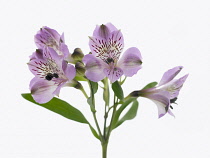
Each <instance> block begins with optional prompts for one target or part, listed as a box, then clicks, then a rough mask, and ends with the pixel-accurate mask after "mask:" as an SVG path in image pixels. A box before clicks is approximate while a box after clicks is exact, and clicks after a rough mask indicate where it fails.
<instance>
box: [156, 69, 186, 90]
mask: <svg viewBox="0 0 210 158" xmlns="http://www.w3.org/2000/svg"><path fill="white" fill-rule="evenodd" d="M182 68H183V67H182V66H177V67H175V68H173V69H170V70H168V71H166V72H165V73H164V74H163V77H162V79H161V80H160V82H159V86H161V85H164V84H166V83H168V82H170V81H171V80H173V79H174V77H175V76H176V75H177V74H178V73H179V72H180V71H181V70H182Z"/></svg>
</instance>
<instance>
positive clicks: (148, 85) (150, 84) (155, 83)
mask: <svg viewBox="0 0 210 158" xmlns="http://www.w3.org/2000/svg"><path fill="white" fill-rule="evenodd" d="M157 84H158V83H157V82H151V83H149V84H147V85H146V86H145V87H144V88H143V89H149V88H153V87H155V86H156V85H157Z"/></svg>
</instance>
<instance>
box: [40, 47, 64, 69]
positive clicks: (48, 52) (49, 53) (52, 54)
mask: <svg viewBox="0 0 210 158" xmlns="http://www.w3.org/2000/svg"><path fill="white" fill-rule="evenodd" d="M43 54H44V57H45V58H46V60H51V61H52V62H51V64H53V65H52V66H53V67H55V66H56V65H57V67H58V68H60V69H61V68H62V61H63V57H62V56H60V55H58V53H57V52H56V51H55V50H54V49H53V48H50V47H45V48H44V49H43Z"/></svg>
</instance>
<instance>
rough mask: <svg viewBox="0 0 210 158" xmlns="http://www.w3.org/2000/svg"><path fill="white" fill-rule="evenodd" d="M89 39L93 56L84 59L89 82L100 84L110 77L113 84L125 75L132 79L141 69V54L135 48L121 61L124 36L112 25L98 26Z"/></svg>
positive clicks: (128, 50)
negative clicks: (99, 82)
mask: <svg viewBox="0 0 210 158" xmlns="http://www.w3.org/2000/svg"><path fill="white" fill-rule="evenodd" d="M89 38H90V41H89V46H90V49H91V54H88V55H85V57H84V58H83V62H84V63H85V64H86V73H85V75H86V77H87V78H88V79H89V80H91V81H94V82H98V81H100V80H102V79H104V78H105V77H108V78H109V79H110V81H111V82H112V83H113V82H115V81H116V80H118V79H119V78H120V77H121V76H122V75H123V74H124V75H125V76H129V77H131V76H133V75H134V74H136V73H137V72H138V70H139V69H141V64H142V57H141V53H140V51H139V50H138V49H137V48H135V47H132V48H129V49H127V50H126V51H125V53H124V54H123V56H122V57H121V59H120V60H119V57H120V54H121V53H122V50H123V47H124V40H123V35H122V33H121V31H120V30H118V29H117V28H116V27H115V26H114V25H112V24H111V23H108V24H106V25H101V26H96V28H95V30H94V32H93V36H92V37H89Z"/></svg>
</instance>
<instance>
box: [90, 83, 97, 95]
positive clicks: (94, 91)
mask: <svg viewBox="0 0 210 158" xmlns="http://www.w3.org/2000/svg"><path fill="white" fill-rule="evenodd" d="M90 85H91V88H92V90H93V94H96V92H97V91H98V82H93V81H90Z"/></svg>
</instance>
